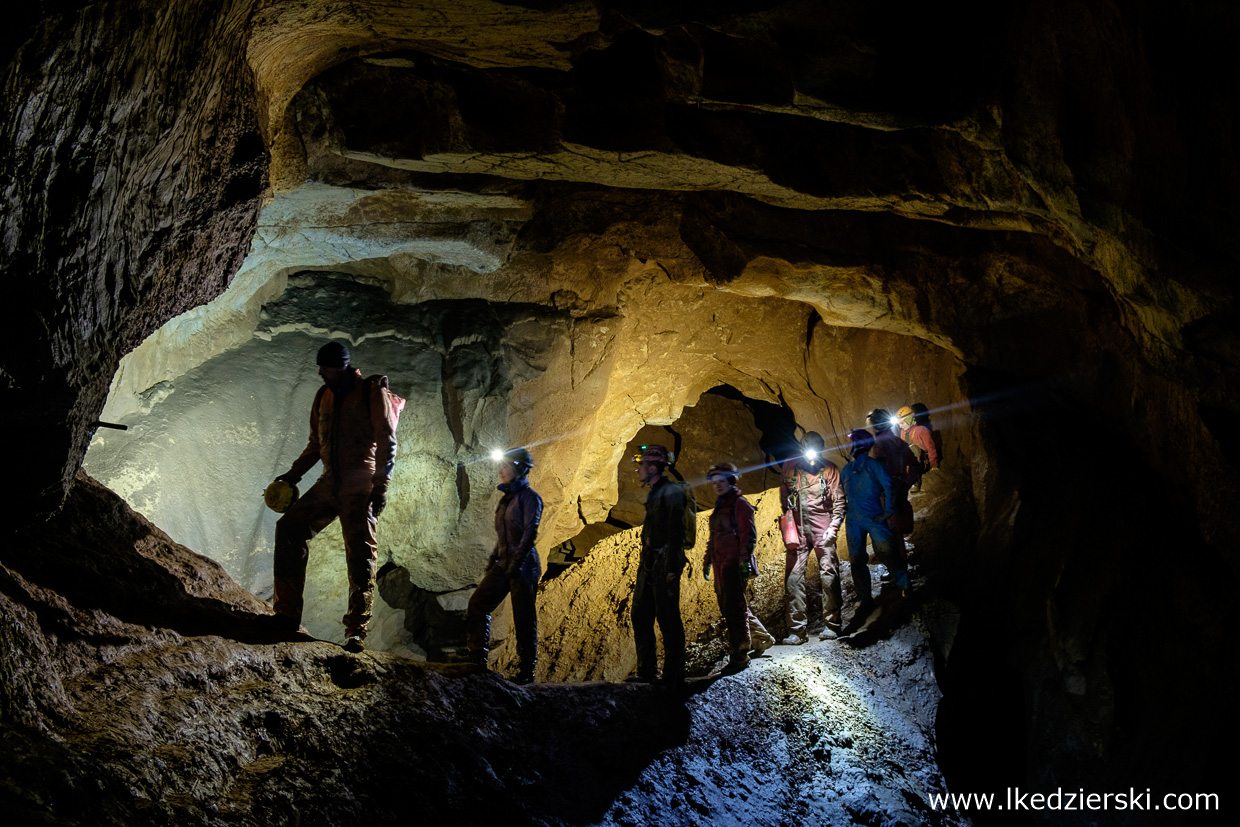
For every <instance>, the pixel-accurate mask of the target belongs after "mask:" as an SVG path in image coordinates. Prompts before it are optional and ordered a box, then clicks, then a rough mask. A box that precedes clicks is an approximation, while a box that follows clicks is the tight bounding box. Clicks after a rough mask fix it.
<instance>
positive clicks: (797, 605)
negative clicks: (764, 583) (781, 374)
mask: <svg viewBox="0 0 1240 827" xmlns="http://www.w3.org/2000/svg"><path fill="white" fill-rule="evenodd" d="M801 448H802V454H801V456H800V457H797V458H795V459H790V460H788V461H786V462H785V463H784V464H783V465H782V466H780V470H779V473H780V478H779V501H780V503H781V504H782V505H783V509H784V513H785V514H789V515H791V517H792V519H793V520H794V521H795V523H796V526H797V531H798V534H799V536H800V543H799V545H797V546H796V547H790V548H789V549H788V552H787V555H786V556H785V558H784V589H785V595H786V599H787V605H788V614H787V617H788V632H789V634H788V637H786V638H784V639H783V641H781V642H782V643H784V644H785V645H796V644H800V643H805V642H806V641H807V640H809V618H808V616H807V615H806V611H805V571H806V568H807V567H808V563H809V553H810V550H811V549H813V552H814V554H815V555H816V556H817V557H818V576H819V578H820V579H821V580H822V614H823V620H824V622H825V624H826V628H825V629H824V631H823V634H824V635H837V634H839V631H840V608H841V604H842V603H843V600H844V599H843V594H842V592H841V589H840V559H839V557H838V556H837V554H836V544H837V537H838V536H839V532H840V527H841V526H842V525H843V523H844V513H845V508H846V504H845V498H844V490H843V489H842V488H841V487H840V469H839V468H838V467H837V466H836V465H835V463H833V462H831V461H830V460H829V459H827V458H826V456H825V453H824V452H825V450H826V443H825V442H824V441H823V439H822V437H821V436H820V435H819V434H818V433H816V432H814V431H809V432H807V433H806V434H805V436H804V437H802V438H801Z"/></svg>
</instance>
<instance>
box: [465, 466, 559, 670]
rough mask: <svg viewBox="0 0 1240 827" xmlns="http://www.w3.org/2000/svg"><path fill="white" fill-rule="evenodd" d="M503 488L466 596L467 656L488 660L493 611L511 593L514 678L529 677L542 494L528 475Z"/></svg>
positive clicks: (534, 645) (534, 649) (533, 660)
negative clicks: (483, 560)
mask: <svg viewBox="0 0 1240 827" xmlns="http://www.w3.org/2000/svg"><path fill="white" fill-rule="evenodd" d="M499 490H500V491H503V492H504V496H502V497H500V500H499V505H497V506H496V507H495V550H494V551H492V552H491V561H490V563H489V564H488V565H487V568H486V571H485V572H483V575H482V582H481V583H479V584H478V588H476V589H475V590H474V593H473V595H472V596H471V597H470V598H469V609H468V610H467V611H466V615H465V617H466V626H467V630H466V635H467V642H468V645H469V655H470V659H471V660H473V661H474V662H476V663H479V664H480V665H486V657H487V651H488V650H489V649H490V646H491V612H493V611H495V610H496V608H498V607H499V604H500V603H502V602H504V598H505V597H507V596H509V595H511V596H512V625H513V634H514V635H515V636H516V639H517V656H518V658H519V659H520V661H521V664H520V671H519V674H518V679H519V680H522V681H523V682H526V683H528V682H529V681H531V680H533V678H534V668H535V666H536V665H537V663H538V611H537V609H536V607H535V602H534V598H535V595H536V593H537V591H538V579H539V578H540V577H542V561H541V560H540V559H539V557H538V550H537V549H536V548H534V544H535V543H537V542H538V524H539V523H540V522H541V521H542V510H543V501H542V497H540V496H538V494H537V493H536V492H535V491H534V489H532V488H530V481H529V478H528V477H525V476H524V475H523V476H520V477H517V478H516V479H514V480H513V481H512V482H507V483H501V484H500V485H499Z"/></svg>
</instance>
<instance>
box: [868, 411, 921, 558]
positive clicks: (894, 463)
mask: <svg viewBox="0 0 1240 827" xmlns="http://www.w3.org/2000/svg"><path fill="white" fill-rule="evenodd" d="M866 424H867V425H869V426H870V427H871V428H872V429H873V430H874V447H873V448H871V449H870V456H871V457H873V458H874V459H876V460H879V461H880V462H882V464H883V467H884V468H886V469H887V473H888V474H889V475H891V493H892V496H893V497H894V498H895V502H894V504H893V508H892V510H893V512H894V513H893V515H892V517H891V519H890V520H889V521H888V523H887V524H888V526H889V527H890V528H891V530H892V532H894V534H895V553H896V555H897V556H898V557H899V558H900V559H901V560H905V559H906V552H905V546H904V535H905V534H908V533H909V532H910V531H912V530H913V507H912V506H911V505H910V504H909V501H908V490H909V488H911V487H912V485H913V483H914V482H915V481H916V479H917V475H918V473H919V472H918V465H917V457H916V456H915V455H914V454H913V452H912V451H911V450H910V449H909V447H908V443H906V442H905V441H904V440H902V439H900V437H899V436H897V435H896V434H895V426H894V425H893V424H892V420H891V414H889V413H887V411H885V410H883V409H882V408H875V409H874V410H872V411H870V412H869V413H868V414H866ZM904 567H905V568H907V563H905V566H904Z"/></svg>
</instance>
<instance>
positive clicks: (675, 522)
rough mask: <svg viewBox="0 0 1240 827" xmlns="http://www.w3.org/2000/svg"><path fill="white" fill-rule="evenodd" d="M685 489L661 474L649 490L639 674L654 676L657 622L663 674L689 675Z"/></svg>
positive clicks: (638, 609)
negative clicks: (683, 578) (683, 581)
mask: <svg viewBox="0 0 1240 827" xmlns="http://www.w3.org/2000/svg"><path fill="white" fill-rule="evenodd" d="M686 507H688V504H687V502H686V500H685V492H684V490H683V489H681V487H680V486H679V485H676V484H675V483H673V482H671V481H669V480H668V479H667V477H659V479H658V480H656V481H655V483H654V485H652V486H651V487H650V493H649V494H647V495H646V519H645V520H644V521H643V522H642V551H641V559H640V562H639V565H638V568H637V582H636V584H635V585H634V587H633V610H632V619H633V642H634V644H635V645H636V648H637V676H638V677H639V678H641V679H643V680H654V679H655V677H656V676H657V674H658V665H657V661H658V656H657V648H656V645H655V636H654V624H655V621H656V620H657V621H658V623H659V631H660V632H662V633H663V680H664V681H665V682H667V683H669V684H679V683H683V682H684V679H685V626H684V623H683V621H682V620H681V618H680V575H681V572H683V571H684V568H685V522H684V521H685V508H686Z"/></svg>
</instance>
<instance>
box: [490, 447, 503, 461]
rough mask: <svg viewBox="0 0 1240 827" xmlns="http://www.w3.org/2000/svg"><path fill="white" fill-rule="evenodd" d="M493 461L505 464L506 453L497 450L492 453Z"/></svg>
mask: <svg viewBox="0 0 1240 827" xmlns="http://www.w3.org/2000/svg"><path fill="white" fill-rule="evenodd" d="M491 459H492V460H493V461H495V462H503V461H504V452H503V451H501V450H500V449H498V448H496V449H495V450H494V451H492V452H491Z"/></svg>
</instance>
